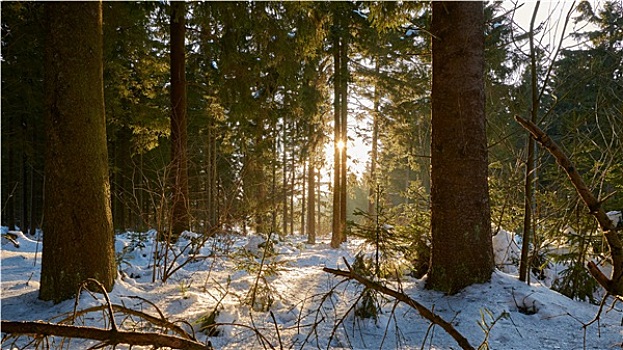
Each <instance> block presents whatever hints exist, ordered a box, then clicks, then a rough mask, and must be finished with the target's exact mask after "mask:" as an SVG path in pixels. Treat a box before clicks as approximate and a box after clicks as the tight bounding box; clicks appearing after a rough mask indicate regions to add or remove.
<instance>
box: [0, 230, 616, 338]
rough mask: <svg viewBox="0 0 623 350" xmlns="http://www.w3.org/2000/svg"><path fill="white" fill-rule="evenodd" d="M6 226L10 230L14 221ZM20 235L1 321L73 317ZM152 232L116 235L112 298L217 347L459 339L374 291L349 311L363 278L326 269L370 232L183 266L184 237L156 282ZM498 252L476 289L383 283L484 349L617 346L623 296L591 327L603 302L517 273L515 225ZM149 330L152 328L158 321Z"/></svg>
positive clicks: (284, 242) (212, 255) (246, 249)
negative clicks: (51, 298) (43, 279)
mask: <svg viewBox="0 0 623 350" xmlns="http://www.w3.org/2000/svg"><path fill="white" fill-rule="evenodd" d="M2 233H3V234H5V233H7V231H6V228H3V230H2ZM14 234H15V235H16V236H17V239H16V240H17V241H18V242H19V247H16V246H15V245H14V244H13V243H12V242H10V241H9V240H7V239H5V238H3V239H2V250H1V264H2V267H1V273H2V274H1V287H2V296H1V300H0V302H1V311H2V320H11V321H21V320H44V321H51V322H59V321H61V320H62V319H63V318H67V317H69V315H71V313H72V312H73V310H74V303H75V301H74V300H67V301H65V302H62V303H59V304H57V305H54V304H52V303H51V302H44V301H41V300H39V299H37V295H38V287H39V278H40V262H41V244H40V243H38V242H37V241H36V240H34V239H33V238H32V237H30V236H25V235H24V234H22V233H21V232H16V233H14ZM155 237H156V232H155V231H153V230H152V231H148V232H143V233H138V232H127V233H123V234H120V235H117V236H116V243H115V247H116V249H117V254H118V260H119V261H121V264H120V265H119V269H120V274H119V275H118V277H117V280H116V284H115V288H114V290H113V291H112V292H111V293H110V298H111V301H112V303H113V304H120V305H125V306H126V307H129V308H132V309H135V310H140V311H142V312H145V313H148V314H150V315H156V316H157V315H158V310H156V308H155V307H154V306H151V305H149V304H148V303H146V302H145V301H144V300H148V301H149V302H151V303H153V304H154V305H155V306H157V308H158V309H159V310H160V311H161V312H162V313H163V314H164V316H165V317H166V318H167V319H168V320H169V321H172V322H176V324H178V325H180V326H181V327H183V328H184V329H186V330H187V331H189V332H191V331H193V330H194V331H195V334H196V337H197V340H199V341H201V342H204V343H207V342H208V341H210V342H211V343H212V344H213V346H214V347H215V349H264V348H265V346H266V347H268V348H270V347H271V346H272V347H275V348H277V347H286V348H293V349H301V348H304V349H317V348H320V349H326V348H331V349H350V348H353V349H379V348H382V349H420V348H425V349H458V348H459V346H458V345H457V344H456V342H455V341H454V340H453V339H452V338H451V337H450V336H448V335H447V334H446V333H445V332H444V331H443V330H442V329H441V328H440V327H431V326H430V324H429V323H428V322H427V321H426V320H425V319H424V318H422V317H421V316H420V315H419V314H418V313H417V312H416V311H415V310H413V309H411V308H410V307H408V306H407V305H405V304H403V303H400V304H396V303H395V301H394V300H392V299H389V298H387V297H384V296H379V297H378V298H377V301H378V303H379V305H380V307H381V309H380V310H381V312H380V313H379V314H378V316H377V318H376V319H374V318H372V319H361V318H359V317H355V316H354V312H352V311H351V312H349V313H348V314H347V311H348V310H349V308H350V307H351V306H352V305H353V304H354V303H355V302H356V300H357V297H358V296H359V295H360V294H361V291H362V287H361V286H360V285H359V284H357V283H356V282H352V281H348V282H343V279H342V278H338V277H334V276H332V275H329V274H328V273H325V272H323V271H322V268H323V267H325V266H327V267H331V268H341V269H345V266H344V263H343V260H342V258H343V257H344V258H346V260H347V261H349V262H352V261H353V258H354V255H355V254H356V252H357V251H359V250H360V249H361V247H362V246H363V245H362V244H363V242H362V241H359V240H350V241H349V242H347V243H345V244H343V245H342V247H341V248H340V249H331V248H330V246H329V237H319V238H317V239H318V242H319V243H318V244H316V245H309V244H307V243H305V241H306V239H305V238H304V237H300V236H289V237H285V238H282V237H278V236H275V237H271V241H273V244H269V245H270V246H272V253H271V254H266V256H262V255H263V254H262V251H261V248H262V247H264V246H266V237H260V236H255V235H249V236H242V235H229V236H215V237H212V238H210V239H208V240H207V241H206V242H205V244H204V245H203V246H202V247H201V248H200V249H198V250H197V251H196V252H195V253H197V254H196V255H195V256H194V259H193V260H192V261H191V262H188V263H187V264H186V265H183V266H181V265H179V264H182V263H184V262H185V261H186V259H187V258H189V257H191V255H189V254H190V251H191V249H184V247H186V246H187V245H188V244H191V243H193V242H195V243H196V240H197V239H200V237H198V236H193V235H191V234H185V235H183V236H182V238H181V239H180V242H178V244H177V246H176V248H175V252H176V253H177V254H181V255H180V258H178V260H177V261H176V262H175V263H174V264H176V265H175V266H181V268H180V269H179V270H178V271H177V272H175V273H174V274H173V276H172V277H171V278H169V279H168V280H167V282H166V283H163V282H161V281H159V280H157V281H156V282H152V274H153V272H154V270H153V255H154V254H153V250H154V238H155ZM494 251H495V254H496V264H498V266H499V267H500V269H499V270H496V271H495V272H494V273H493V275H492V278H491V282H489V283H485V284H480V285H473V286H470V287H468V288H466V289H464V290H463V291H461V292H460V293H458V294H456V295H451V296H449V295H444V294H443V293H439V292H434V291H429V290H426V289H425V288H424V285H425V277H424V278H423V279H415V278H411V277H408V276H404V277H401V279H400V281H399V282H397V281H385V282H386V283H387V285H388V286H389V287H391V288H393V289H398V290H402V291H404V293H406V294H407V295H409V296H410V297H411V298H413V299H415V300H416V301H418V302H419V303H421V304H423V305H425V306H426V307H428V308H429V309H432V310H433V311H434V312H435V313H437V314H439V315H440V316H441V317H443V318H444V319H445V320H448V321H451V323H452V324H453V325H454V327H456V329H457V330H458V331H459V332H461V333H462V334H463V335H464V336H465V337H467V339H468V340H469V341H470V343H471V344H472V345H473V346H475V347H478V346H479V345H480V344H481V343H482V342H483V340H484V339H485V331H484V330H488V342H489V347H490V348H491V349H617V348H620V346H621V343H622V342H623V327H622V325H621V322H622V320H623V310H622V307H621V305H620V304H617V305H615V306H614V308H610V306H611V304H612V299H610V300H609V301H608V303H607V305H606V306H605V307H604V309H603V312H602V314H601V316H600V320H599V322H595V323H592V324H591V325H589V326H587V327H586V328H584V327H583V325H584V324H588V323H589V322H590V321H591V320H592V319H593V318H594V317H595V316H596V315H597V313H598V309H599V306H597V305H593V304H589V303H585V302H580V301H574V300H571V299H568V298H567V297H565V296H563V295H561V294H559V293H557V292H555V291H552V290H551V289H549V288H548V287H547V286H546V285H545V284H541V282H540V281H538V280H537V279H536V278H533V280H534V281H536V282H535V283H533V284H531V285H526V284H524V283H521V282H519V281H518V280H517V276H516V275H515V273H516V268H513V266H514V265H513V259H516V258H517V257H518V255H517V254H518V252H519V251H518V247H517V245H516V243H515V240H514V237H513V235H512V234H511V233H509V232H507V231H504V230H500V231H499V232H498V234H496V236H494ZM262 258H265V263H266V264H267V265H266V266H264V267H263V269H262V271H263V278H260V279H258V278H257V276H258V275H257V273H258V271H259V268H258V267H259V262H260V261H261V259H262ZM83 263H88V262H83ZM256 283H257V284H258V285H259V286H260V290H264V291H266V292H267V293H259V294H262V295H258V300H259V301H260V304H262V305H259V306H258V305H256V309H260V308H261V307H262V306H263V307H265V308H266V309H264V310H261V311H254V310H253V309H252V308H251V307H250V306H249V303H248V300H249V298H250V296H251V293H250V290H251V288H252V286H254V285H255V284H256ZM136 297H140V298H141V299H137V298H136ZM258 300H256V303H258ZM104 303H105V302H104V300H103V296H102V295H100V294H91V293H88V292H83V293H82V295H81V297H80V301H79V304H78V310H81V309H86V308H89V307H95V306H98V305H102V304H104ZM215 309H218V313H217V315H216V322H217V323H223V324H226V325H222V326H219V328H218V332H219V333H218V335H216V336H208V335H206V334H205V333H202V332H199V328H200V323H201V322H200V320H201V319H205V318H207V316H208V315H209V314H210V313H211V312H212V311H214V310H215ZM266 310H268V311H266ZM61 315H62V316H61ZM116 315H117V323H118V324H119V325H121V324H123V325H124V327H126V328H129V329H131V327H133V326H136V327H138V326H139V323H137V322H133V321H132V319H130V318H128V317H124V316H123V315H122V314H120V313H116ZM105 319H106V316H105V314H104V313H102V311H98V312H91V313H89V314H88V315H85V316H83V317H81V318H79V320H78V321H77V322H76V324H85V325H89V326H97V327H105V326H106V321H105ZM182 321H185V322H182ZM191 326H192V327H193V328H194V329H193V330H191ZM275 327H277V328H278V330H279V333H278V334H279V336H277V332H276V331H275ZM489 328H490V330H489ZM252 329H256V330H257V331H258V332H259V333H260V334H261V335H262V336H263V337H265V341H268V342H270V345H268V344H264V345H263V344H262V343H261V341H260V340H259V339H260V337H259V336H257V335H256V333H254V331H253V330H252ZM143 330H149V331H154V329H153V328H152V329H143ZM24 340H25V338H24V339H22V340H20V341H24ZM12 341H13V339H9V340H7V341H5V342H4V343H3V344H2V349H8V348H11V344H12ZM60 341H61V340H60V339H56V340H55V342H54V343H51V347H52V348H55V347H57V346H58V345H60ZM19 344H23V343H19V342H18V343H17V345H19ZM95 344H96V342H94V341H90V340H79V339H74V340H72V341H71V343H70V344H69V346H68V347H65V348H70V349H84V348H88V347H89V346H93V345H95ZM65 345H67V344H65ZM16 348H17V347H16ZM118 348H124V347H122V346H118ZM134 349H141V347H134ZM145 349H146V348H145Z"/></svg>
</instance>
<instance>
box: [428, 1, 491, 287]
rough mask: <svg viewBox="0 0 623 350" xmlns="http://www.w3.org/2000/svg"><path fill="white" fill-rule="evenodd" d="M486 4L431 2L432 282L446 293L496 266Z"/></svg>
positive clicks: (477, 280)
mask: <svg viewBox="0 0 623 350" xmlns="http://www.w3.org/2000/svg"><path fill="white" fill-rule="evenodd" d="M483 7H484V5H483V3H482V2H458V1H457V2H441V1H440V2H433V20H432V26H431V31H432V34H433V39H432V40H433V45H432V47H433V83H432V142H431V156H432V164H431V180H432V190H431V233H432V251H431V267H430V270H429V273H428V280H427V287H429V288H433V289H437V290H441V291H444V292H447V293H455V292H457V291H459V290H461V289H462V288H464V287H466V286H468V285H470V284H473V283H480V282H486V281H489V280H490V278H491V273H492V272H493V268H494V264H493V249H492V241H491V213H490V208H489V192H488V191H489V189H488V184H487V177H488V156H487V138H486V133H485V130H486V119H485V95H484V23H485V19H484V9H483ZM459 203H460V205H458V204H459Z"/></svg>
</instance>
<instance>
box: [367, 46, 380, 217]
mask: <svg viewBox="0 0 623 350" xmlns="http://www.w3.org/2000/svg"><path fill="white" fill-rule="evenodd" d="M374 71H375V73H376V76H379V71H380V63H379V58H378V57H377V58H376V62H375V65H374ZM379 100H380V93H379V86H378V84H375V86H374V106H373V108H374V111H372V150H371V151H370V180H369V184H368V187H369V191H368V214H369V215H371V216H373V215H376V205H375V203H376V201H375V198H376V188H377V184H378V179H377V178H376V163H377V158H378V152H379Z"/></svg>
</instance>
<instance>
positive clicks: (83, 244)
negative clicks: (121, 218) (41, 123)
mask: <svg viewBox="0 0 623 350" xmlns="http://www.w3.org/2000/svg"><path fill="white" fill-rule="evenodd" d="M45 6H46V13H47V16H48V18H49V23H48V33H47V41H46V43H47V46H46V49H45V59H46V71H45V92H46V100H45V104H46V114H45V126H46V141H47V142H46V160H45V172H46V173H45V209H44V212H45V221H44V223H43V230H44V232H45V235H44V237H43V257H42V262H41V287H40V291H39V297H40V298H41V299H43V300H53V301H54V302H60V301H62V300H65V299H69V298H71V297H73V296H74V294H75V293H76V290H77V289H78V287H79V286H80V284H81V283H82V282H83V281H84V280H85V279H87V278H94V279H96V280H98V281H99V282H101V283H102V285H103V286H104V287H105V288H106V290H111V289H112V287H113V283H114V280H115V277H116V266H115V254H114V245H113V230H112V214H111V210H110V185H109V182H108V154H107V150H106V120H105V116H104V94H103V83H102V7H101V6H102V5H101V3H100V2H53V3H46V4H45Z"/></svg>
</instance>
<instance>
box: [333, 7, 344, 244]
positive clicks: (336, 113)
mask: <svg viewBox="0 0 623 350" xmlns="http://www.w3.org/2000/svg"><path fill="white" fill-rule="evenodd" d="M337 17H338V14H337V11H336V12H335V13H334V19H333V21H334V24H333V25H334V31H333V36H334V37H333V71H334V72H333V122H334V125H333V154H334V156H333V220H332V223H333V224H332V233H331V247H333V248H338V247H339V246H340V244H341V243H342V232H341V223H342V220H341V214H342V210H341V204H342V202H341V193H342V189H341V187H342V180H341V177H342V161H341V159H340V158H341V156H342V152H341V151H340V146H341V142H343V140H342V116H341V113H342V109H341V107H340V106H341V104H342V101H341V98H342V96H341V81H342V76H341V70H342V69H341V67H342V65H341V63H340V60H341V59H342V55H341V54H340V36H339V34H338V33H337V31H338V28H339V22H338V18H337Z"/></svg>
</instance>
